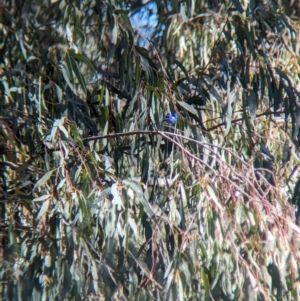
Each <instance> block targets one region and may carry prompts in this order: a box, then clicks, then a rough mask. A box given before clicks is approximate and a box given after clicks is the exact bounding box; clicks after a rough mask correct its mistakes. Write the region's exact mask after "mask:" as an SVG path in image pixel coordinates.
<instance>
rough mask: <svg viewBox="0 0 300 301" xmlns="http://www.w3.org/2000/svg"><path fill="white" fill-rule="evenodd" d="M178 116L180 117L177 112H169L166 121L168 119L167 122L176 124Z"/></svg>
mask: <svg viewBox="0 0 300 301" xmlns="http://www.w3.org/2000/svg"><path fill="white" fill-rule="evenodd" d="M177 117H178V115H177V113H172V114H170V113H168V114H167V115H166V119H165V120H164V121H166V122H167V123H169V124H171V125H174V124H175V123H176V121H177Z"/></svg>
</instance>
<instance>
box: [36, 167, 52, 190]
mask: <svg viewBox="0 0 300 301" xmlns="http://www.w3.org/2000/svg"><path fill="white" fill-rule="evenodd" d="M54 170H55V169H52V170H50V171H48V172H47V173H46V174H44V175H43V177H42V178H40V179H39V180H38V181H37V182H36V184H35V185H34V187H33V191H35V190H36V189H38V188H39V187H41V186H42V185H44V184H46V182H47V181H48V180H49V179H50V177H51V176H52V173H53V172H54Z"/></svg>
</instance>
